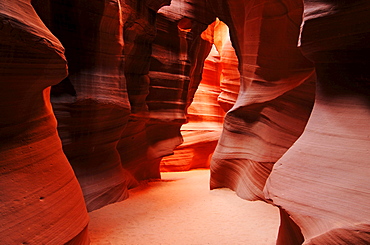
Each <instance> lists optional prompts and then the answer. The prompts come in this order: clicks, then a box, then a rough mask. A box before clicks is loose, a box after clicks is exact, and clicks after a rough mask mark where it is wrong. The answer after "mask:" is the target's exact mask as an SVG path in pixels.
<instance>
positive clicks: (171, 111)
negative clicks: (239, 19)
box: [118, 0, 215, 179]
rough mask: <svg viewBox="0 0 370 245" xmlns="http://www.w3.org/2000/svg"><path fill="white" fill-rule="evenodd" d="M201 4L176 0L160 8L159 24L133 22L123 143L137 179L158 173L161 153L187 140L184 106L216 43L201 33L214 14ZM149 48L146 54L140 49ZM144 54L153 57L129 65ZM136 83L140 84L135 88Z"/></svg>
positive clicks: (122, 149)
mask: <svg viewBox="0 0 370 245" xmlns="http://www.w3.org/2000/svg"><path fill="white" fill-rule="evenodd" d="M202 5H204V3H203V2H198V1H180V0H175V1H172V2H171V6H165V7H162V8H161V9H160V10H159V11H158V14H157V15H156V16H155V23H154V20H153V18H154V17H153V16H149V17H150V18H149V17H148V18H147V19H145V20H142V19H140V21H136V22H139V23H141V25H140V26H137V24H135V23H133V24H132V26H128V29H127V31H130V32H132V34H131V36H127V38H129V39H130V43H131V44H132V49H131V51H130V53H129V54H126V60H125V61H126V77H127V81H128V93H129V96H130V102H131V105H132V108H133V114H132V115H131V118H130V121H129V125H128V127H129V128H130V130H125V132H124V134H123V135H122V141H121V142H120V143H119V146H118V147H119V150H120V152H121V156H122V161H123V162H124V166H125V168H127V169H130V171H132V172H133V173H134V176H135V177H136V178H137V179H145V178H159V177H160V172H159V169H160V168H159V165H160V162H161V159H162V157H164V156H168V155H171V154H173V149H174V148H175V147H176V146H177V145H180V144H181V143H182V142H183V139H182V136H181V133H180V127H181V125H182V124H184V123H185V122H186V111H185V110H186V108H187V107H188V106H189V104H190V101H191V100H192V98H193V97H194V93H195V91H196V89H197V87H198V85H199V83H200V80H201V72H202V68H203V62H204V60H205V58H206V57H207V55H208V53H209V50H210V48H211V43H210V42H208V41H205V40H203V39H202V38H200V35H201V33H202V31H203V30H205V29H206V28H207V26H208V24H210V23H212V21H213V20H214V19H215V17H214V16H213V15H210V16H207V14H205V13H204V7H202ZM150 13H152V12H150ZM152 14H155V13H152ZM140 18H143V16H141V17H140ZM135 25H136V27H135ZM154 25H155V26H156V29H154ZM148 34H151V35H148ZM132 37H135V38H132ZM144 40H145V41H144ZM144 50H146V54H145V55H144V54H142V53H140V52H143V51H144ZM125 52H126V51H125ZM139 53H140V55H139V57H143V59H146V61H147V62H148V61H149V62H150V63H147V64H148V66H146V67H143V66H142V65H141V64H140V65H139V66H136V67H133V66H132V65H130V60H131V59H132V61H133V62H135V60H137V56H138V55H137V54H139ZM148 58H150V60H148ZM129 67H130V68H129ZM144 68H145V69H144ZM139 69H141V70H139ZM129 79H130V80H129ZM131 79H132V80H131ZM130 84H132V86H131V85H130ZM137 84H141V85H140V86H137ZM131 87H132V88H135V90H134V91H133V92H131ZM134 132H136V133H134ZM135 134H136V136H135ZM133 141H134V142H135V143H134V144H132V142H133ZM138 146H140V147H138ZM125 156H126V157H127V156H128V157H129V160H128V161H126V160H125Z"/></svg>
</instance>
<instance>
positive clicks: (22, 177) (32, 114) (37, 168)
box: [0, 0, 89, 244]
mask: <svg viewBox="0 0 370 245" xmlns="http://www.w3.org/2000/svg"><path fill="white" fill-rule="evenodd" d="M0 36H1V38H0V64H1V65H0V114H1V118H0V142H1V144H0V166H1V168H0V186H1V188H0V200H1V203H0V206H1V208H0V234H1V243H3V244H50V243H52V244H65V243H67V244H76V243H78V244H88V243H89V241H88V240H89V239H88V235H87V223H88V217H87V212H86V208H85V204H84V200H83V196H82V192H81V189H80V186H79V185H78V182H77V180H76V178H75V176H74V174H73V170H72V168H71V167H70V165H69V163H68V160H67V158H66V157H65V155H64V154H63V151H62V145H61V142H60V139H59V137H58V135H57V130H56V120H55V117H54V115H53V111H52V108H51V104H50V86H51V85H54V84H57V83H59V82H60V81H61V80H62V79H63V78H65V77H66V75H67V66H66V59H65V56H64V48H63V46H62V45H61V43H60V42H59V40H58V39H57V38H56V37H55V36H53V35H52V34H51V32H50V31H49V30H48V28H47V27H46V26H45V25H44V24H43V22H42V21H41V20H40V18H39V17H38V16H37V14H36V12H35V11H34V9H33V7H32V6H31V3H30V1H28V0H16V1H2V2H1V3H0Z"/></svg>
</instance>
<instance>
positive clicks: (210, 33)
mask: <svg viewBox="0 0 370 245" xmlns="http://www.w3.org/2000/svg"><path fill="white" fill-rule="evenodd" d="M201 38H202V39H203V40H205V41H208V42H209V43H210V44H212V48H211V50H210V52H209V54H208V57H207V58H206V59H205V60H204V67H203V70H202V73H201V76H202V78H201V81H200V83H199V85H198V87H197V88H196V92H195V94H194V97H192V98H189V99H190V101H189V102H188V107H187V110H186V118H187V122H186V124H184V125H183V126H182V127H181V135H182V136H183V139H184V142H183V143H182V144H181V145H180V146H178V147H177V148H176V149H175V150H174V155H172V156H168V157H165V158H164V159H163V160H162V161H161V170H162V171H186V170H190V169H193V168H209V164H210V157H211V155H212V153H213V152H214V149H215V147H216V144H217V141H218V139H219V137H220V134H221V130H222V123H223V117H224V114H225V111H226V110H227V108H228V107H231V106H232V105H233V103H235V101H236V95H237V93H238V88H239V76H238V74H239V73H238V70H237V68H238V65H237V64H238V61H237V58H236V55H235V51H234V49H233V48H232V46H231V41H230V38H229V30H228V28H227V26H226V24H225V23H223V22H221V21H219V20H216V21H215V22H213V23H212V24H211V25H209V26H208V28H207V29H206V30H205V31H204V32H203V33H202V34H201ZM208 47H209V46H208ZM207 50H208V49H207ZM190 103H191V104H190Z"/></svg>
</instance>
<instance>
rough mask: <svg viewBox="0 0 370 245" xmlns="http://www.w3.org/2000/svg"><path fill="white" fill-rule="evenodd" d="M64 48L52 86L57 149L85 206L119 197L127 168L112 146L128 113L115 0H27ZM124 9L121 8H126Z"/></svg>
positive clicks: (119, 9)
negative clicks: (64, 68)
mask: <svg viewBox="0 0 370 245" xmlns="http://www.w3.org/2000/svg"><path fill="white" fill-rule="evenodd" d="M33 4H34V6H35V8H36V10H38V11H39V12H40V14H41V15H42V16H45V22H46V23H49V26H50V29H51V31H52V32H53V33H54V34H55V35H56V36H57V37H58V38H59V39H60V41H61V42H62V43H63V45H64V47H65V49H66V57H67V60H68V70H69V76H68V77H67V78H66V79H64V80H63V81H62V82H61V83H59V84H58V85H55V86H53V87H52V90H51V101H52V104H53V109H54V113H55V115H56V118H57V120H58V131H59V136H60V138H61V139H62V142H63V150H64V153H65V154H66V156H67V158H68V160H69V162H70V163H71V165H72V167H73V169H74V172H75V174H76V176H77V178H78V180H79V182H80V184H81V187H82V190H83V193H84V197H85V202H86V206H87V208H88V210H94V209H96V208H99V207H102V206H104V205H106V204H108V203H112V202H116V201H121V200H124V199H125V198H126V197H127V186H128V185H129V181H130V174H128V173H127V171H125V170H124V169H123V167H122V165H121V160H120V155H119V153H118V151H117V149H116V145H117V143H118V140H119V139H120V135H121V134H122V132H123V129H124V128H125V126H126V124H127V121H128V116H129V114H130V104H129V100H128V96H127V91H126V81H125V77H124V74H123V48H124V42H123V23H124V22H125V21H126V18H127V17H128V14H129V13H126V12H124V11H125V10H126V9H125V8H124V7H125V6H124V5H122V4H121V2H120V1H88V2H86V1H82V0H81V1H74V0H73V1H50V2H49V6H48V8H47V9H45V7H44V4H45V1H34V2H33ZM126 11H127V10H126Z"/></svg>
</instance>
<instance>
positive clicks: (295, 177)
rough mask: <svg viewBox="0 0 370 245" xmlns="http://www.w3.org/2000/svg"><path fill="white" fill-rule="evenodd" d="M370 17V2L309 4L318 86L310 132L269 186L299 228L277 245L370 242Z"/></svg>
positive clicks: (304, 44)
mask: <svg viewBox="0 0 370 245" xmlns="http://www.w3.org/2000/svg"><path fill="white" fill-rule="evenodd" d="M369 13H370V4H369V3H368V2H367V1H356V2H349V1H344V2H334V1H332V2H329V3H328V2H326V1H305V17H304V24H303V29H302V34H301V48H302V51H303V53H304V54H305V55H306V56H307V57H309V58H310V59H311V60H312V61H313V62H315V67H316V72H317V80H318V83H317V89H316V99H315V105H314V108H313V111H312V114H311V117H310V119H309V121H308V124H307V127H306V129H305V131H304V133H303V134H302V136H301V137H300V138H299V139H298V140H297V142H295V144H294V145H293V146H292V147H291V148H290V149H289V150H288V151H287V153H286V154H284V156H283V157H282V158H281V159H280V160H279V161H278V162H277V163H276V164H275V166H274V169H273V171H272V173H271V175H270V177H269V179H268V181H267V184H266V187H265V193H266V195H267V197H268V198H269V199H271V200H272V201H273V202H274V204H276V205H278V206H279V207H281V209H284V210H285V212H286V213H287V214H288V215H287V216H286V217H285V218H286V219H290V220H291V224H293V226H296V225H297V226H298V227H299V228H300V231H299V230H292V229H290V227H291V226H290V227H289V226H286V227H282V228H281V229H280V233H281V235H282V236H281V237H280V234H279V237H280V239H278V244H300V243H301V242H304V244H369V243H370V236H369V225H370V223H369V221H370V209H369V205H368V203H369V200H370V190H369V184H370V180H369V175H370V169H369V151H370V140H369V137H370V135H369V130H368V126H369V120H370V113H369V98H370V83H369V80H370V72H369V69H368V67H369V66H370V63H369V59H368V55H369V54H370V52H369V51H370V46H369V42H368V40H369V38H370V28H369V27H370V15H369ZM299 233H302V234H299ZM300 235H301V236H302V235H303V237H302V240H301V241H299V242H295V243H288V242H287V241H286V240H285V239H284V238H285V237H294V236H300Z"/></svg>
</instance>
